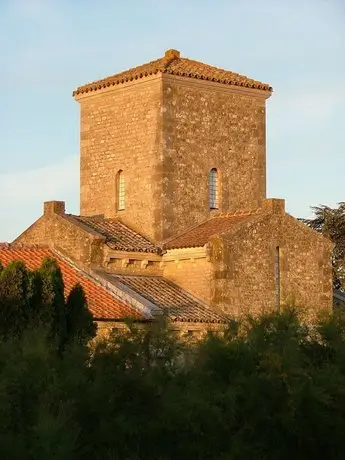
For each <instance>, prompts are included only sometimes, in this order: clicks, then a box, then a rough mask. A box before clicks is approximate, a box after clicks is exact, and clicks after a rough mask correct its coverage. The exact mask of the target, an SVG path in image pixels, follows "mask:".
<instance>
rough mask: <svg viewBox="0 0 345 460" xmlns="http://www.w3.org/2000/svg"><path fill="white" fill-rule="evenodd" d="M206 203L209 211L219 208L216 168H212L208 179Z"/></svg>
mask: <svg viewBox="0 0 345 460" xmlns="http://www.w3.org/2000/svg"><path fill="white" fill-rule="evenodd" d="M208 187H209V188H208V202H209V208H210V209H218V208H219V184H218V171H217V168H212V169H211V171H210V173H209V177H208Z"/></svg>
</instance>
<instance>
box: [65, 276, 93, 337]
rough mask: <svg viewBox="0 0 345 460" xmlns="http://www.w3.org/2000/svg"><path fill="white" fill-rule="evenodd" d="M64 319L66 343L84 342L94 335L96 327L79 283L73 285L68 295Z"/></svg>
mask: <svg viewBox="0 0 345 460" xmlns="http://www.w3.org/2000/svg"><path fill="white" fill-rule="evenodd" d="M66 321H67V340H68V343H72V342H77V343H79V344H86V343H87V342H88V341H89V340H90V339H92V338H93V337H94V336H95V335H96V329H97V327H96V324H95V323H94V321H93V318H92V314H91V313H90V311H89V310H88V308H87V301H86V297H85V294H84V291H83V288H82V286H81V285H80V284H79V283H78V284H76V285H75V286H74V287H73V289H72V290H71V292H70V293H69V295H68V298H67V302H66Z"/></svg>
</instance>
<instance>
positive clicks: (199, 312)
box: [105, 273, 227, 323]
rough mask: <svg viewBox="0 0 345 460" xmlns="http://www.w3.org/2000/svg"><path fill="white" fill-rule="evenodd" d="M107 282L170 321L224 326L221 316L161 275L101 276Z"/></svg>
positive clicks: (223, 318) (224, 320) (224, 321)
mask: <svg viewBox="0 0 345 460" xmlns="http://www.w3.org/2000/svg"><path fill="white" fill-rule="evenodd" d="M105 277H106V279H107V280H109V281H110V282H111V283H113V284H115V285H119V283H121V284H123V285H125V286H127V287H128V288H130V290H132V291H134V292H136V293H137V294H139V295H140V296H142V297H144V298H145V299H147V300H148V301H149V302H151V303H153V304H154V305H155V306H157V307H159V308H160V309H161V310H162V311H163V312H165V313H167V315H168V316H169V318H170V319H171V320H172V321H182V322H203V323H226V322H227V320H226V318H225V317H224V316H222V315H221V314H218V313H217V312H215V311H214V310H212V309H211V307H209V306H208V305H207V304H205V303H204V302H202V301H201V300H199V299H197V298H195V297H194V296H192V295H191V294H189V293H188V292H186V291H185V290H183V289H182V288H180V287H179V286H177V285H176V284H174V283H172V282H171V281H169V280H167V279H165V278H163V277H161V276H133V275H114V274H109V273H108V274H105Z"/></svg>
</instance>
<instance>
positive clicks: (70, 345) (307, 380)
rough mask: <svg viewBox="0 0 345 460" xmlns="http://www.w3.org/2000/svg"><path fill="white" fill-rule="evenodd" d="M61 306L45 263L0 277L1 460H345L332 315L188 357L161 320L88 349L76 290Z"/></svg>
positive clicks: (261, 322) (216, 338)
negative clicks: (38, 267)
mask: <svg viewBox="0 0 345 460" xmlns="http://www.w3.org/2000/svg"><path fill="white" fill-rule="evenodd" d="M62 293H63V284H62V278H61V274H60V272H59V270H58V268H57V266H56V265H55V263H54V262H52V261H46V263H45V264H44V266H43V268H42V269H41V270H39V271H38V272H30V271H27V270H26V269H25V266H24V265H23V264H21V263H13V264H11V265H10V266H8V267H6V269H4V270H3V271H2V273H1V275H0V294H1V295H0V308H1V310H0V315H1V321H0V327H1V333H2V338H1V340H0V426H1V430H0V452H1V458H5V459H7V458H9V459H12V458H13V459H17V458H18V459H23V458H25V459H28V460H31V459H32V460H36V459H50V458H54V459H61V460H62V459H63V460H65V459H67V460H69V459H71V460H72V459H79V458H86V459H88V458H92V459H137V460H139V459H152V460H158V459H159V460H161V459H165V460H170V459H217V460H218V459H220V460H224V459H235V460H242V459H243V460H244V459H245V460H247V459H254V458H255V459H265V460H290V459H291V458H293V459H297V460H305V459H309V458H313V459H314V458H315V459H318V458H331V459H332V460H333V459H335V460H341V459H343V458H344V446H343V444H344V443H343V438H344V432H345V319H344V317H343V316H341V313H338V314H337V316H334V317H331V318H328V319H324V320H322V321H320V322H319V323H318V324H317V325H315V326H310V325H306V324H301V323H300V322H299V320H298V318H297V315H296V313H295V311H294V310H292V309H291V310H288V309H287V310H285V311H283V312H282V313H280V314H278V313H275V314H271V315H266V316H262V317H260V318H257V319H253V318H248V319H247V320H246V321H243V322H241V323H238V322H234V321H233V322H231V323H230V324H229V327H228V329H227V330H226V331H225V334H222V335H210V336H208V337H207V338H206V339H205V340H204V341H202V342H200V343H198V344H194V345H192V344H191V343H187V342H185V341H180V340H178V339H177V337H176V335H175V333H174V332H173V331H171V329H170V328H169V323H168V322H167V321H166V318H162V320H161V321H156V322H154V323H152V324H144V325H143V324H139V325H138V324H136V323H133V322H132V323H128V325H127V329H126V330H125V329H123V327H122V326H121V325H119V330H117V331H114V332H113V334H112V335H111V336H110V338H109V340H107V341H101V342H98V343H97V344H96V345H95V346H94V347H93V348H92V349H91V348H90V349H88V348H87V347H86V346H85V343H86V341H87V338H88V337H89V336H92V334H94V332H95V330H94V326H93V325H92V322H91V318H90V316H89V315H88V314H87V310H86V303H85V297H84V294H83V291H82V289H81V287H80V286H76V287H75V288H74V289H73V291H72V292H71V294H70V296H69V298H68V300H67V301H66V302H65V301H64V299H63V297H62V296H61V294H62ZM47 310H48V312H50V314H48V313H47ZM63 315H64V317H63V318H62V319H61V317H62V316H63ZM62 324H65V327H64V328H63V327H61V325H62ZM52 331H55V333H56V335H57V337H53V338H52ZM10 332H11V333H10ZM56 343H58V347H57V346H56ZM62 351H63V352H62Z"/></svg>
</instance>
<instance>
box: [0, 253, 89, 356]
mask: <svg viewBox="0 0 345 460" xmlns="http://www.w3.org/2000/svg"><path fill="white" fill-rule="evenodd" d="M37 327H44V328H45V330H46V332H47V338H48V339H49V340H50V341H51V342H54V343H55V344H56V346H57V347H58V349H59V350H60V351H61V352H62V351H63V350H64V348H65V346H66V345H71V344H72V343H74V342H75V341H76V342H78V343H80V344H84V345H85V344H86V343H87V342H88V340H90V339H91V338H93V337H94V336H95V333H96V325H95V324H94V323H93V321H92V316H91V314H90V313H89V311H88V309H87V304H86V299H85V296H84V292H83V290H82V287H81V286H80V285H76V286H75V287H74V288H73V289H72V291H71V292H70V295H69V297H68V299H67V301H65V298H64V284H63V279H62V275H61V271H60V269H59V267H58V265H57V264H56V262H55V261H54V260H52V259H48V258H47V259H46V260H44V262H43V264H42V266H41V268H40V269H39V270H37V271H30V270H28V269H27V268H26V267H25V265H24V264H23V262H12V263H11V264H9V265H7V266H6V268H5V269H2V271H1V272H0V337H2V338H3V339H8V338H14V337H17V338H20V337H21V335H22V334H23V332H24V331H25V330H27V329H35V328H37Z"/></svg>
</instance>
